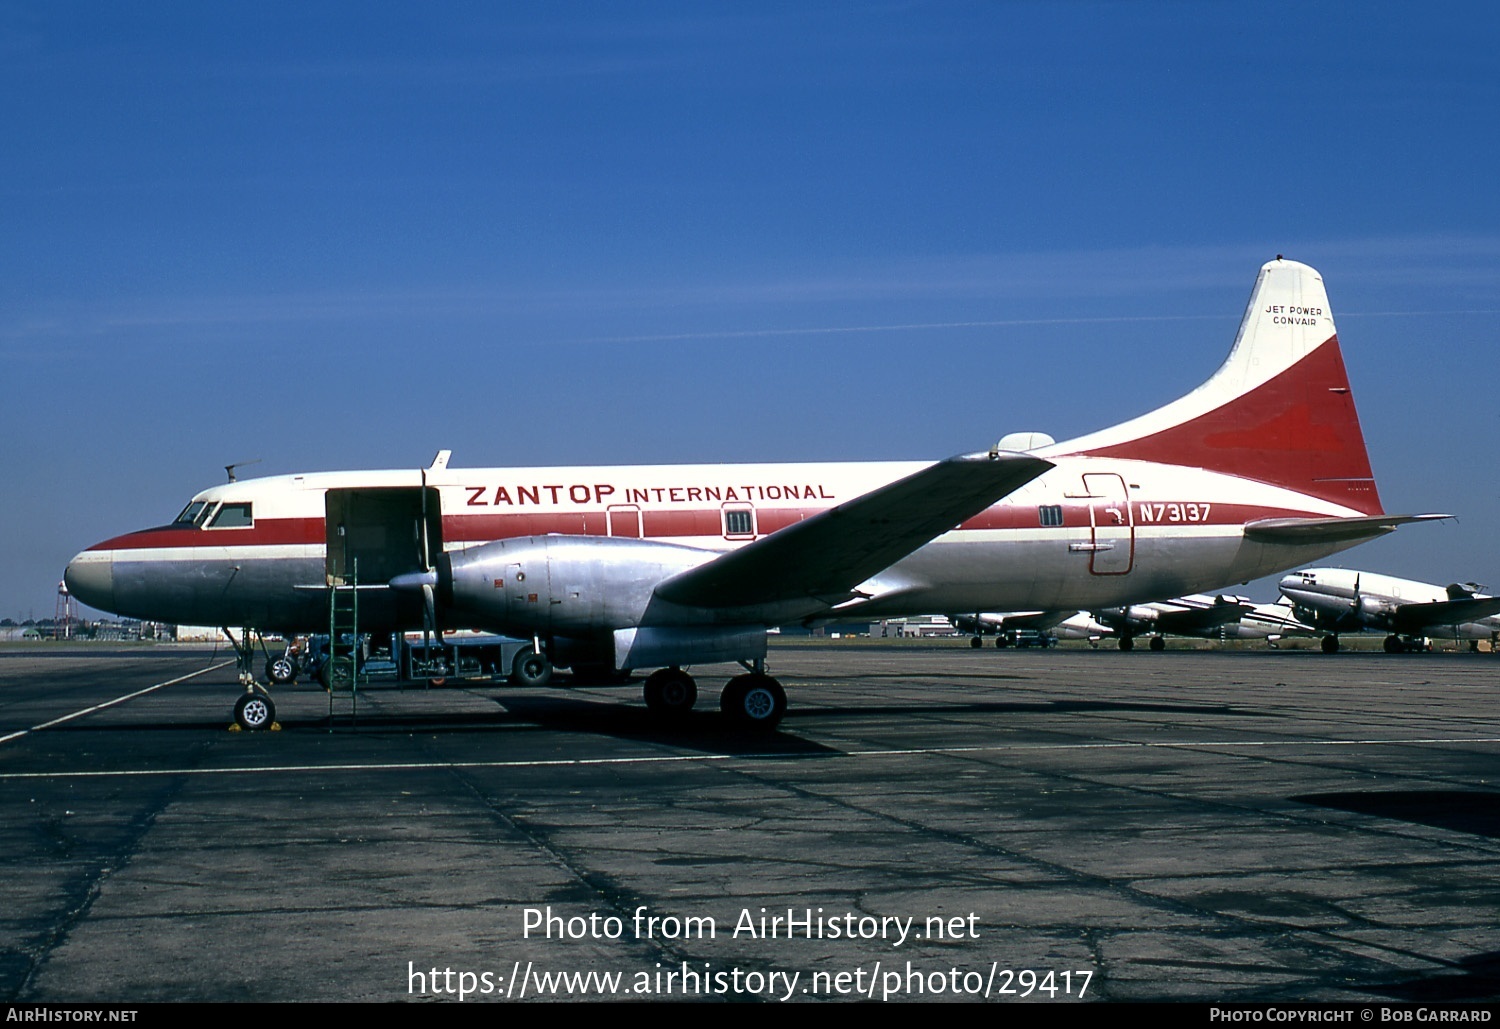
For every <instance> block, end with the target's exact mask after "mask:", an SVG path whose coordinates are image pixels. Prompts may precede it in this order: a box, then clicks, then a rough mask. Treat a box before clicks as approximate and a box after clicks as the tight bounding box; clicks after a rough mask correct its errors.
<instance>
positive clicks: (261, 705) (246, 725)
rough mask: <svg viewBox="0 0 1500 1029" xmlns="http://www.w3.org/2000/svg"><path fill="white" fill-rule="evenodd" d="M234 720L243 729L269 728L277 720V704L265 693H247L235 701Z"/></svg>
mask: <svg viewBox="0 0 1500 1029" xmlns="http://www.w3.org/2000/svg"><path fill="white" fill-rule="evenodd" d="M234 720H235V723H236V724H237V725H239V727H240V728H241V729H245V730H248V731H250V732H255V731H257V730H259V729H269V728H270V727H271V723H273V722H275V721H276V705H275V704H273V703H272V702H271V698H270V697H268V696H267V695H266V694H264V693H259V692H257V693H246V694H244V695H243V696H241V697H240V699H239V700H237V701H235V702H234Z"/></svg>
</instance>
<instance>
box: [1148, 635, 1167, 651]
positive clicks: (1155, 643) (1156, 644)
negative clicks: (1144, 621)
mask: <svg viewBox="0 0 1500 1029" xmlns="http://www.w3.org/2000/svg"><path fill="white" fill-rule="evenodd" d="M1151 649H1152V650H1166V649H1167V641H1166V640H1164V639H1162V638H1161V637H1160V636H1152V637H1151Z"/></svg>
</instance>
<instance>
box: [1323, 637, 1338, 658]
mask: <svg viewBox="0 0 1500 1029" xmlns="http://www.w3.org/2000/svg"><path fill="white" fill-rule="evenodd" d="M1338 652H1339V638H1338V637H1337V636H1324V637H1323V653H1325V654H1337V653H1338Z"/></svg>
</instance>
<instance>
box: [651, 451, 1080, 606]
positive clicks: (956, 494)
mask: <svg viewBox="0 0 1500 1029" xmlns="http://www.w3.org/2000/svg"><path fill="white" fill-rule="evenodd" d="M1051 467H1052V464H1051V462H1049V461H1043V460H1042V459H1041V458H1037V457H1031V456H1029V455H1027V454H1016V453H1007V452H1003V451H994V452H990V453H983V454H967V455H963V456H960V457H952V458H949V459H948V460H946V461H939V462H938V463H937V464H934V465H929V466H928V467H926V468H924V469H922V470H921V471H919V472H916V473H914V474H912V475H908V476H907V477H906V478H904V479H898V480H897V481H896V482H893V483H890V484H889V485H886V486H882V487H880V488H879V489H875V490H871V491H870V492H869V493H866V494H864V495H863V496H859V497H856V498H854V499H853V500H850V501H848V502H847V503H843V504H839V505H837V506H835V507H831V508H829V509H828V510H826V511H822V512H819V513H818V514H816V515H813V516H812V517H811V518H808V519H806V520H804V521H800V522H797V523H795V524H793V525H789V526H787V527H786V528H784V529H781V530H780V531H778V532H774V533H772V534H771V535H769V536H766V537H764V538H763V539H759V540H756V541H755V542H754V543H750V544H747V545H746V546H743V547H741V548H739V549H738V550H732V551H730V552H728V553H727V554H724V555H722V556H721V557H717V558H715V559H714V560H712V561H709V562H708V563H707V564H703V565H699V566H698V567H697V568H693V569H689V570H688V571H685V572H682V573H680V574H678V575H674V576H673V577H672V578H670V579H667V580H666V581H665V582H663V583H662V584H661V585H660V586H658V587H657V588H656V595H657V596H658V597H660V598H661V599H662V600H666V601H669V602H671V603H674V604H686V605H692V606H695V607H710V608H719V609H723V608H733V607H748V606H751V605H755V604H772V603H776V602H778V601H783V600H792V599H801V598H807V597H815V598H818V599H820V600H822V601H823V602H824V603H828V604H837V603H839V602H840V601H843V600H846V599H848V598H849V597H850V596H851V594H852V592H853V590H854V587H856V586H858V585H859V584H860V583H862V582H864V581H865V580H866V579H868V578H870V576H872V575H874V574H875V573H877V572H879V571H881V570H883V569H885V568H888V567H890V566H891V565H893V564H895V563H896V562H897V561H899V560H901V558H903V557H905V556H906V555H908V554H910V553H911V552H912V551H914V550H916V549H917V548H918V547H921V546H923V545H924V544H926V543H928V542H930V541H931V540H933V539H936V538H937V537H938V536H941V535H942V534H943V533H945V532H948V531H949V530H951V529H953V528H955V527H956V526H958V525H959V524H960V523H961V522H963V521H965V520H966V519H968V518H972V517H973V516H974V515H976V514H978V513H979V512H980V511H983V510H984V509H985V508H987V507H989V506H990V505H991V504H993V503H995V502H996V501H998V500H1000V499H1001V498H1003V497H1005V496H1007V495H1009V494H1010V493H1013V492H1015V491H1016V490H1018V489H1020V488H1021V487H1022V486H1024V485H1026V484H1027V483H1028V482H1030V481H1031V480H1032V479H1035V478H1036V477H1037V476H1038V475H1041V474H1042V473H1043V472H1045V471H1046V470H1047V469H1048V468H1051Z"/></svg>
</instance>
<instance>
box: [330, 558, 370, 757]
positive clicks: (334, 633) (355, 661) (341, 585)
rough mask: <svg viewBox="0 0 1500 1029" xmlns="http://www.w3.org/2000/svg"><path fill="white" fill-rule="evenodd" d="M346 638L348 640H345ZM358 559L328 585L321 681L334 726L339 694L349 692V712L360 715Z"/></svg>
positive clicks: (351, 715) (356, 717)
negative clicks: (345, 575)
mask: <svg viewBox="0 0 1500 1029" xmlns="http://www.w3.org/2000/svg"><path fill="white" fill-rule="evenodd" d="M345 640H347V641H348V643H345V642H344V641H345ZM360 646H361V641H360V638H359V559H358V558H355V559H354V562H353V565H352V567H351V568H350V571H349V576H348V578H347V579H344V580H341V581H335V582H334V583H332V584H331V585H330V586H329V587H328V661H327V665H326V666H325V667H326V671H325V673H324V678H323V684H324V686H325V688H326V689H327V690H328V725H329V727H330V728H332V726H333V707H334V701H335V698H337V697H338V695H339V694H340V693H347V694H348V695H349V714H350V717H351V718H354V719H358V717H359V680H360V678H361V677H362V676H363V674H364V671H363V669H362V668H361V667H360V661H359V652H360Z"/></svg>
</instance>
